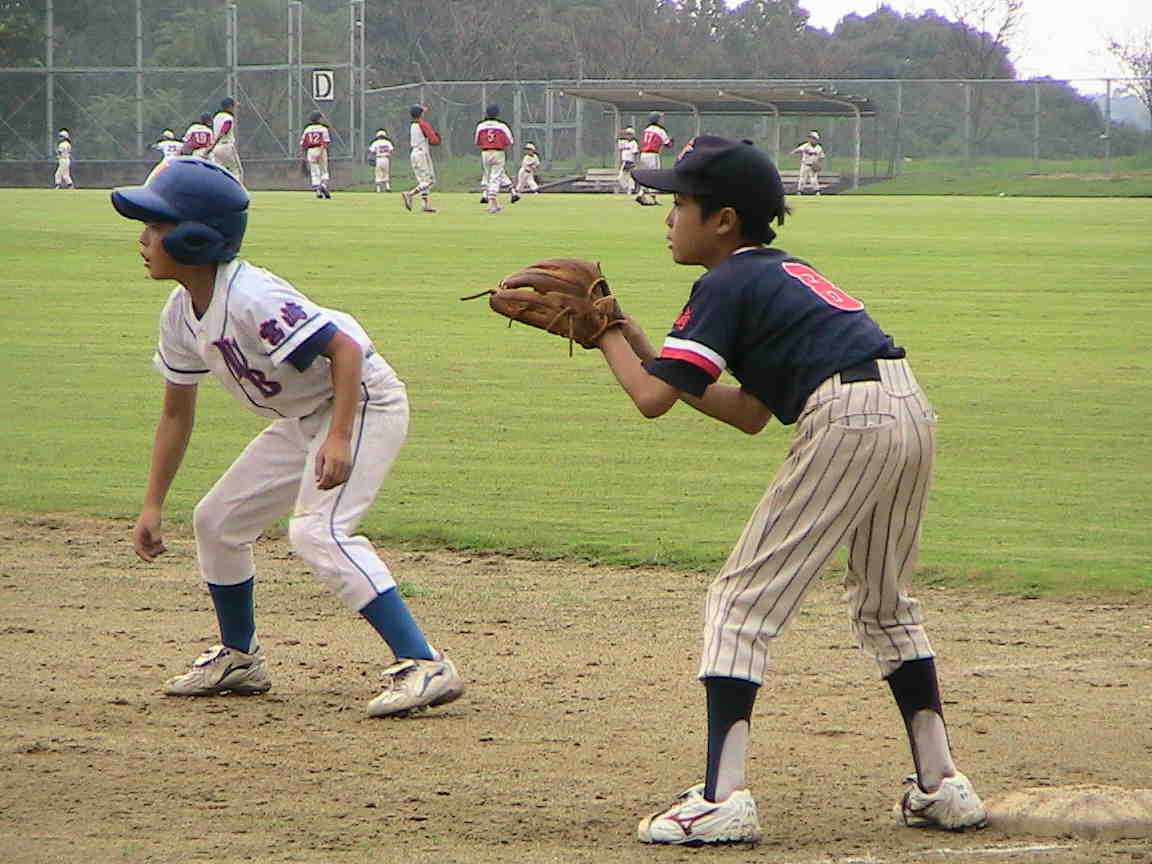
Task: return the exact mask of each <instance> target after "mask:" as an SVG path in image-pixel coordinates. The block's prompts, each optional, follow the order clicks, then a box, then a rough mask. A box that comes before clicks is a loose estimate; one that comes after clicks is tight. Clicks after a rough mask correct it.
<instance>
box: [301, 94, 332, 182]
mask: <svg viewBox="0 0 1152 864" xmlns="http://www.w3.org/2000/svg"><path fill="white" fill-rule="evenodd" d="M331 143H332V132H331V131H330V130H329V129H328V124H327V123H325V122H324V114H323V113H322V112H320V111H313V112H312V114H311V115H310V116H309V117H308V125H307V126H305V127H304V131H303V132H302V133H300V149H301V151H303V153H304V162H305V163H306V164H307V166H308V180H309V182H310V183H311V184H312V191H313V192H315V193H316V197H317V198H331V197H332V193H331V192H330V191H329V190H328V180H329V175H328V147H329V145H330V144H331Z"/></svg>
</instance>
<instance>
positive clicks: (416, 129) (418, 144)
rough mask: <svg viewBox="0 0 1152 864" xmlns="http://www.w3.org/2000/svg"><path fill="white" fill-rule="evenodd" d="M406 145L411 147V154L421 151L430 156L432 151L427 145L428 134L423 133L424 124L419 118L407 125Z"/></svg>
mask: <svg viewBox="0 0 1152 864" xmlns="http://www.w3.org/2000/svg"><path fill="white" fill-rule="evenodd" d="M408 146H409V147H410V148H411V150H412V152H411V155H413V156H414V155H416V154H417V153H422V154H424V155H425V156H431V155H432V151H431V148H430V147H429V146H428V136H427V135H426V134H425V133H424V124H423V122H422V121H420V120H413V121H412V123H411V125H410V126H409V127H408Z"/></svg>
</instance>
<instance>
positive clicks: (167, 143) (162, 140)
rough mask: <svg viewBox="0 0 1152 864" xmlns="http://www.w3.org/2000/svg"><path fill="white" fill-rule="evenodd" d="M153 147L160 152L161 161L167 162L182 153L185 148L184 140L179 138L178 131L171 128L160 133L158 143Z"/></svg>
mask: <svg viewBox="0 0 1152 864" xmlns="http://www.w3.org/2000/svg"><path fill="white" fill-rule="evenodd" d="M152 149H153V150H157V151H159V152H160V161H161V162H166V161H168V160H169V159H175V158H176V157H177V156H179V155H180V153H181V151H182V150H183V149H184V142H183V141H181V140H180V139H179V138H177V137H176V133H175V132H173V131H172V130H171V129H165V130H164V131H163V132H161V133H160V137H159V138H158V139H157V140H156V143H155V144H153V145H152Z"/></svg>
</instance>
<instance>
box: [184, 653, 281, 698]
mask: <svg viewBox="0 0 1152 864" xmlns="http://www.w3.org/2000/svg"><path fill="white" fill-rule="evenodd" d="M271 687H272V679H271V678H270V677H269V676H268V669H267V667H266V666H265V665H264V649H262V648H260V647H259V646H257V647H256V650H255V651H253V652H252V653H251V654H245V653H244V652H243V651H237V650H236V649H235V648H227V647H225V646H224V645H213V646H212V647H211V648H209V649H208V650H207V651H205V652H204V653H203V654H201V655H200V656H199V657H197V658H196V660H195V661H194V662H193V663H192V668H191V669H190V670H189V671H187V672H185V673H184V674H183V675H177V676H176V677H175V678H169V679H168V680H167V681H166V682H164V694H165V695H167V696H215V695H216V694H218V693H238V694H241V695H244V696H250V695H252V694H253V693H267V692H268V690H269V689H270V688H271Z"/></svg>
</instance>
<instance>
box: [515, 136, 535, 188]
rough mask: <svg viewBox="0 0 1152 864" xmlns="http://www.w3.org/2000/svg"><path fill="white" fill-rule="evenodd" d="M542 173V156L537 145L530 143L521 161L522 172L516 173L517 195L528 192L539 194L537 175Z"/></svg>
mask: <svg viewBox="0 0 1152 864" xmlns="http://www.w3.org/2000/svg"><path fill="white" fill-rule="evenodd" d="M539 173H540V154H539V153H537V152H536V145H535V143H533V142H532V141H528V142H527V143H525V145H524V158H522V159H521V160H520V170H519V171H517V172H516V194H517V196H519V195H523V194H524V193H526V192H539V191H540V183H539V181H538V180H537V179H536V175H537V174H539Z"/></svg>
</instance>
